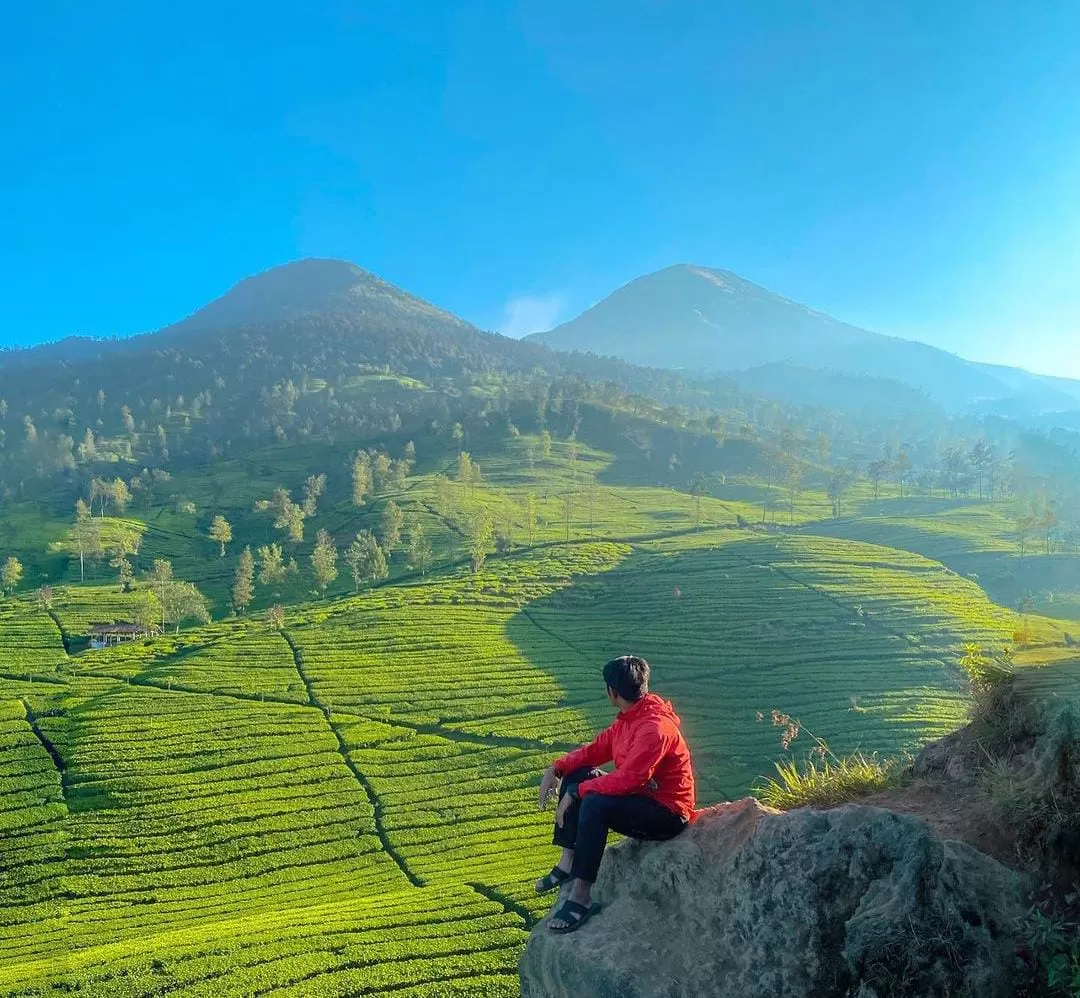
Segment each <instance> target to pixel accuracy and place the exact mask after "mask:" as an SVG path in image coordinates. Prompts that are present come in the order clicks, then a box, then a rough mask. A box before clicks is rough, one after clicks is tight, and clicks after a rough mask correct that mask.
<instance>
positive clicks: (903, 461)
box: [893, 451, 911, 499]
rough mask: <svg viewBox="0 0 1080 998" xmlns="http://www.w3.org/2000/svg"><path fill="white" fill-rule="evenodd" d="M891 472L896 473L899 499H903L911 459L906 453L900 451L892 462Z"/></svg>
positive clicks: (909, 472)
mask: <svg viewBox="0 0 1080 998" xmlns="http://www.w3.org/2000/svg"><path fill="white" fill-rule="evenodd" d="M893 471H894V472H895V473H896V486H897V488H898V489H899V490H900V498H901V499H903V498H904V489H905V487H906V486H907V480H908V475H910V474H911V458H910V457H908V455H907V452H906V451H900V453H899V454H897V455H896V460H895V461H893Z"/></svg>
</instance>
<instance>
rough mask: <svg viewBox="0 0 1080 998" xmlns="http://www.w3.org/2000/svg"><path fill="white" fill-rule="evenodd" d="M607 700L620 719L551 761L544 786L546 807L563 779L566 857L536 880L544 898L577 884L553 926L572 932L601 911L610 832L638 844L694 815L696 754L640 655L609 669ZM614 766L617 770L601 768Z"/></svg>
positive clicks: (559, 832)
mask: <svg viewBox="0 0 1080 998" xmlns="http://www.w3.org/2000/svg"><path fill="white" fill-rule="evenodd" d="M604 682H605V683H606V684H607V695H608V699H609V700H610V701H611V704H612V706H614V707H615V708H616V709H617V710H618V711H619V714H618V716H617V717H616V718H615V722H614V723H613V724H612V725H611V727H609V728H607V729H606V730H605V731H602V732H601V733H600V735H599V736H597V738H596V740H595V741H593V742H590V743H589V744H588V745H583V746H582V747H581V748H579V749H576V750H575V751H573V752H571V753H570V754H569V755H565V756H563V757H562V758H561V759H558V760H557V761H555V762H554V763H552V764H551V765H550V766H549V767H548V768H547V770H546V771H545V772H544V776H543V779H542V780H541V782H540V807H541V808H543V807H544V805H545V804H546V803H547V801H548V798H549V797H550V796H551V794H552V792H553V791H554V788H555V783H556V781H557V780H561V784H560V788H559V806H558V809H557V810H556V812H555V837H554V839H553V842H554V844H555V845H557V846H562V856H561V857H560V859H559V862H558V863H557V864H556V865H555V867H554V868H553V869H552V871H551V872H550V873H549V874H547V876H545V877H541V879H540V880H538V881H537V882H536V891H537V893H539V894H542V893H544V892H545V891H550V890H553V889H555V888H557V887H559V886H560V885H561V884H563V883H564V882H565V881H567V880H569V879H571V878H573V889H572V891H571V894H570V897H569V898H568V900H567V901H566V903H565V904H563V906H562V907H561V908H560V909H559V910H558V911H557V912H556V913H555V915H554V916H553V917H552V918H551V920H550V921H549V923H548V927H549V928H550V929H551V930H552V931H553V932H573V931H574V930H575V929H576V928H577V927H578V926H579V925H581V923H582V922H584V921H585V920H586V919H587V918H588V917H589V916H590V915H591V914H593V913H594V912H595V911H597V910H598V905H596V904H595V903H594V902H593V900H592V885H593V883H594V882H595V881H596V874H597V871H598V870H599V869H600V859H601V857H602V856H603V854H604V847H605V846H606V845H607V836H608V832H609V831H614V832H618V833H619V834H621V835H628V836H630V837H631V838H635V839H654V840H663V839H670V838H674V837H675V836H676V835H678V834H679V832H681V831H682V830H683V829H684V828H686V826H687V825H688V824H689V822H690V818H691V816H692V815H693V812H694V773H693V770H692V768H691V765H690V750H689V749H688V748H687V746H686V741H685V740H684V739H683V736H682V732H681V731H680V730H679V718H678V715H677V714H676V713H675V711H674V710H673V709H672V706H671V704H670V703H668V702H667V701H666V700H662V699H661V698H660V697H658V696H657V695H656V694H655V693H650V692H649V663H648V662H646V661H645V659H643V658H638V657H636V656H634V655H624V656H622V657H621V658H616V659H613V660H612V661H610V662H608V663H607V665H605V666H604ZM612 761H614V763H615V771H614V772H612V773H605V772H603V771H602V770H600V769H598V768H597V767H599V766H602V765H604V764H605V763H608V762H612Z"/></svg>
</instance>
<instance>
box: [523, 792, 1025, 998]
mask: <svg viewBox="0 0 1080 998" xmlns="http://www.w3.org/2000/svg"><path fill="white" fill-rule="evenodd" d="M1022 896H1023V888H1022V883H1021V881H1020V878H1019V877H1018V876H1017V874H1015V873H1014V872H1012V871H1010V870H1008V869H1006V868H1005V867H1003V866H1002V865H1000V864H999V863H997V862H996V861H995V860H993V859H991V858H990V857H988V856H985V855H983V854H982V853H980V852H977V851H976V850H974V849H972V848H971V847H969V846H966V845H964V844H962V843H960V842H952V841H944V842H943V841H942V840H940V839H939V838H937V837H936V836H935V834H934V833H933V832H932V831H931V829H930V828H929V826H927V825H926V824H925V823H924V822H923V821H922V820H920V819H918V818H915V817H912V816H909V815H900V814H895V813H893V812H892V811H888V810H885V809H882V808H876V807H867V806H863V805H855V804H849V805H847V806H845V807H840V808H837V809H835V810H826V811H817V810H811V809H800V810H797V811H791V812H788V813H783V814H781V813H778V812H775V811H771V810H769V809H767V808H763V807H762V806H761V805H759V804H758V803H757V801H755V800H753V799H752V798H748V799H746V800H742V801H736V802H734V803H730V804H722V805H718V806H717V807H715V808H710V809H709V810H708V811H707V812H705V813H704V814H702V815H701V817H700V818H699V819H698V820H697V821H696V822H695V823H694V824H693V825H691V827H690V828H689V829H688V830H687V831H686V832H684V833H683V834H682V835H681V836H679V837H678V838H677V839H675V840H673V841H671V842H665V843H643V842H633V841H629V840H627V841H623V842H620V843H618V844H616V845H614V846H613V847H612V848H610V849H608V851H607V854H606V855H605V857H604V862H603V865H602V867H601V869H600V875H599V879H598V881H597V884H596V889H595V892H594V897H595V898H596V899H597V900H599V901H601V902H602V904H603V906H604V907H603V910H602V911H601V912H599V913H597V914H596V915H595V916H594V917H593V918H591V919H590V920H589V921H588V922H587V923H586V924H585V925H583V926H582V927H581V928H580V929H578V930H577V931H576V932H573V933H570V934H568V935H558V934H556V933H553V932H551V931H550V930H549V929H548V926H547V920H546V919H545V920H543V921H541V922H540V924H539V925H538V926H537V927H536V928H535V929H534V930H533V932H532V935H531V937H530V939H529V942H528V945H527V946H526V949H525V952H524V954H523V955H522V958H521V962H520V967H519V969H520V976H521V990H522V996H523V998H709V996H716V998H721V996H722V998H833V996H836V998H899V996H911V998H915V996H918V998H935V996H942V998H944V996H950V998H961V996H971V998H975V996H978V998H999V996H1000V998H1006V996H1008V995H1011V994H1013V993H1014V992H1013V983H1014V977H1013V974H1014V969H1015V967H1016V963H1017V961H1016V936H1015V927H1016V924H1017V920H1018V918H1019V916H1020V915H1021V912H1022Z"/></svg>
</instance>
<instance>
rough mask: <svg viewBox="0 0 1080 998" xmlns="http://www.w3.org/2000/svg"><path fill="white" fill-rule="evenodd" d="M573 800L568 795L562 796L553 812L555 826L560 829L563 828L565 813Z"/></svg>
mask: <svg viewBox="0 0 1080 998" xmlns="http://www.w3.org/2000/svg"><path fill="white" fill-rule="evenodd" d="M573 803H574V798H573V797H571V796H570V795H569V794H563V799H562V800H561V801H559V806H558V808H556V810H555V824H556V825H558V826H559V827H560V828H562V826H563V821H564V820H565V818H566V812H567V811H569V810H570V808H571V807H572V806H573Z"/></svg>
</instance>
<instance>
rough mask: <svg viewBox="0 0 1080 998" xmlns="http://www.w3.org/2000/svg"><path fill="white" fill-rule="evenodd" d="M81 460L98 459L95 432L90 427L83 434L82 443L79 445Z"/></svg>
mask: <svg viewBox="0 0 1080 998" xmlns="http://www.w3.org/2000/svg"><path fill="white" fill-rule="evenodd" d="M78 453H79V460H80V461H93V460H94V458H95V457H97V444H96V443H95V442H94V431H93V430H92V429H90V427H89V426H88V427H87V428H86V432H85V433H84V434H83V438H82V443H81V444H79V451H78Z"/></svg>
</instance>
